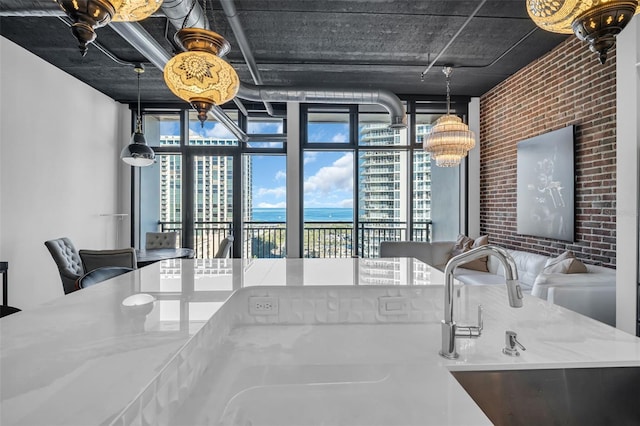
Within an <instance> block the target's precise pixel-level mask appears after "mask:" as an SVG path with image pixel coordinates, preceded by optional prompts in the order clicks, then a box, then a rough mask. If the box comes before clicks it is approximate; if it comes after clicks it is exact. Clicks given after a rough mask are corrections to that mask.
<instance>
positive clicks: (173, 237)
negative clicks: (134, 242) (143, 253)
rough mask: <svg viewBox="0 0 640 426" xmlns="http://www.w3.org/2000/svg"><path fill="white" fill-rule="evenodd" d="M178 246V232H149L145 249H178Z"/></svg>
mask: <svg viewBox="0 0 640 426" xmlns="http://www.w3.org/2000/svg"><path fill="white" fill-rule="evenodd" d="M177 244H178V233H177V232H147V234H146V241H145V247H144V248H145V249H147V250H150V249H151V250H152V249H165V248H171V249H174V248H176V246H177Z"/></svg>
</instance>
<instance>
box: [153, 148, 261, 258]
mask: <svg viewBox="0 0 640 426" xmlns="http://www.w3.org/2000/svg"><path fill="white" fill-rule="evenodd" d="M237 143H238V142H237V141H236V140H235V139H214V138H193V137H192V138H190V139H189V145H190V146H235V145H237ZM179 144H180V140H179V139H178V137H176V136H161V137H160V145H161V146H170V145H179ZM160 162H161V171H160V191H161V206H160V220H161V221H162V222H181V221H182V216H181V209H182V174H181V169H182V167H183V159H182V158H181V156H179V155H163V156H161V158H160ZM192 167H193V170H194V185H193V188H194V194H193V202H194V206H193V207H194V228H195V229H194V231H195V232H194V244H195V246H196V250H197V252H198V255H199V256H200V257H213V255H214V254H215V251H216V249H217V247H218V244H219V242H220V241H221V240H222V238H224V237H225V236H226V235H228V234H229V233H230V232H231V231H232V223H233V156H231V155H216V154H211V155H196V156H194V157H193V165H192ZM242 168H243V170H242V176H243V181H242V182H243V183H242V192H243V207H244V208H245V215H244V217H245V219H246V218H247V217H249V218H250V217H251V192H252V191H251V184H252V177H251V176H252V170H251V157H250V156H243V157H242Z"/></svg>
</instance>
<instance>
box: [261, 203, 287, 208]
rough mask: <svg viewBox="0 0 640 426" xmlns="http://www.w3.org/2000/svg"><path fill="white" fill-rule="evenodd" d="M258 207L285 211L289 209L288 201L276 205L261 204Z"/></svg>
mask: <svg viewBox="0 0 640 426" xmlns="http://www.w3.org/2000/svg"><path fill="white" fill-rule="evenodd" d="M258 207H259V208H261V209H284V208H286V207H287V203H286V201H283V202H281V203H275V204H271V203H259V204H258Z"/></svg>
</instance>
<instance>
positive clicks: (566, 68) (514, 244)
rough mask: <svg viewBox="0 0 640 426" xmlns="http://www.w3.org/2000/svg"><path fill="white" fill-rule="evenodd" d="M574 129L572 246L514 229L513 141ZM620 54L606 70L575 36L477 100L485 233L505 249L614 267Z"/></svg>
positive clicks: (611, 59) (613, 56)
mask: <svg viewBox="0 0 640 426" xmlns="http://www.w3.org/2000/svg"><path fill="white" fill-rule="evenodd" d="M568 125H574V126H576V127H575V129H576V145H575V173H576V187H575V219H576V234H575V242H573V243H571V242H566V241H559V240H553V239H548V238H539V237H531V236H525V235H519V234H518V233H517V231H516V180H517V179H516V143H517V142H519V141H521V140H523V139H528V138H531V137H534V136H537V135H540V134H543V133H547V132H550V131H553V130H557V129H560V128H562V127H565V126H568ZM615 208H616V68H615V49H614V50H613V51H611V52H610V55H609V59H608V60H607V63H606V64H605V65H600V63H599V62H598V60H597V58H596V55H595V54H593V53H592V52H591V51H590V50H589V48H588V47H587V45H586V44H585V43H583V42H581V41H579V40H578V39H577V38H576V37H573V36H572V37H569V38H568V39H567V40H566V41H565V42H563V43H562V44H560V45H559V46H558V47H557V48H555V49H554V50H552V51H551V52H549V53H548V54H547V55H545V56H543V57H542V58H540V59H538V60H536V61H535V62H532V63H531V64H529V65H527V66H526V67H525V68H523V69H521V70H520V71H518V72H517V73H516V74H514V75H513V76H511V77H510V78H509V79H507V80H505V81H503V82H502V83H501V84H499V85H498V86H496V87H494V88H493V89H492V90H491V91H489V92H487V93H486V94H484V95H483V96H482V97H481V99H480V231H481V233H482V234H487V235H489V241H490V242H492V243H495V244H498V245H501V246H503V247H507V248H512V249H519V250H525V251H530V252H536V253H542V254H547V255H555V254H559V253H562V252H563V251H565V250H572V251H574V252H575V253H576V256H577V257H578V258H581V259H583V260H585V261H587V262H588V263H594V264H600V265H604V266H614V267H615V263H616V253H615V248H616V223H615V221H616V218H615Z"/></svg>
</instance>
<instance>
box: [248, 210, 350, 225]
mask: <svg viewBox="0 0 640 426" xmlns="http://www.w3.org/2000/svg"><path fill="white" fill-rule="evenodd" d="M286 215H287V211H286V209H261V208H255V209H253V222H285V221H286V220H287V216H286ZM304 220H305V221H306V222H352V221H353V209H337V208H315V209H304Z"/></svg>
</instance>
